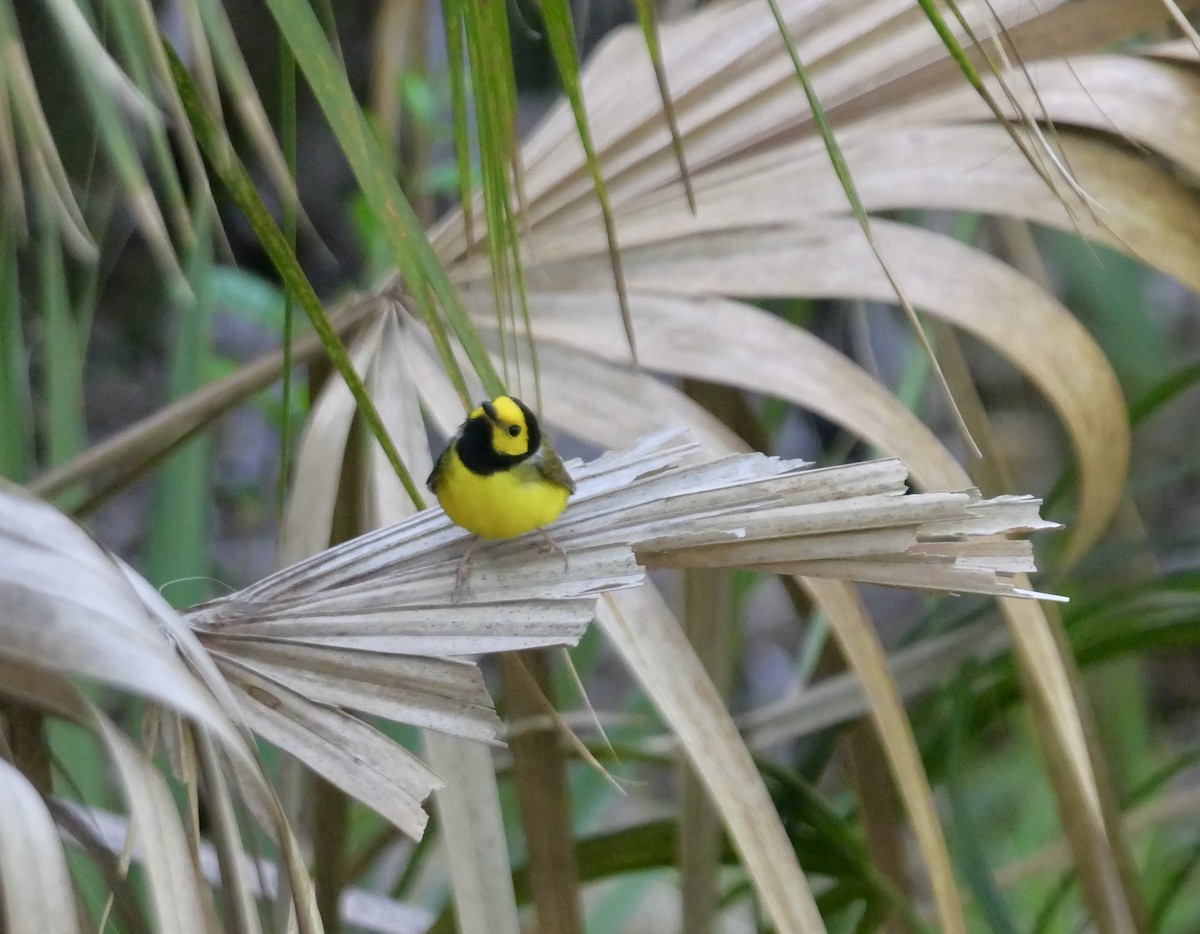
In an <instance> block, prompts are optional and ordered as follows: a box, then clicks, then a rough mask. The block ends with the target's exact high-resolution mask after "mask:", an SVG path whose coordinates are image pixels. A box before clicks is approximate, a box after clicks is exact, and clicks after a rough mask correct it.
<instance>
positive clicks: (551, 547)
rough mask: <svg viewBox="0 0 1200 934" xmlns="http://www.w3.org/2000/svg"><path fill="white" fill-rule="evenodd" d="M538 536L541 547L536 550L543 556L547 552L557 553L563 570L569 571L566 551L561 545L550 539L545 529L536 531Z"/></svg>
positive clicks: (569, 566) (569, 564)
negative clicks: (560, 558)
mask: <svg viewBox="0 0 1200 934" xmlns="http://www.w3.org/2000/svg"><path fill="white" fill-rule="evenodd" d="M538 535H540V536H541V537H542V544H541V547H539V548H538V551H541V552H542V553H543V554H544V553H546V552H548V551H557V552H558V553H559V554H560V555H562V559H563V570H564V571H569V570H570V569H571V562H570V561H569V560H568V559H567V552H566V549H564V548H563V546H562V545H560V544H559V543H558V542H556V541H555V540H554V539H553V538H551V537H550V533H549V532H547V531H546V530H545V529H538Z"/></svg>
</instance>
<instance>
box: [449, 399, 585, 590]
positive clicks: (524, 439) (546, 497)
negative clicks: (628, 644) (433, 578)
mask: <svg viewBox="0 0 1200 934" xmlns="http://www.w3.org/2000/svg"><path fill="white" fill-rule="evenodd" d="M426 485H427V486H428V487H429V489H430V492H432V493H433V494H434V495H435V496H437V499H438V502H439V503H441V504H442V508H443V509H444V510H446V515H448V516H449V517H450V518H451V520H453V521H454V522H455V523H456V524H458V525H460V526H462V527H463V528H464V529H466V530H467V531H468V532H471V533H473V534H474V535H476V536H477V537H478V538H512V537H514V536H517V535H521V534H523V533H525V532H531V531H533V530H534V529H537V530H539V531H541V533H542V536H543V538H544V539H545V540H546V541H547V543H548V544H549V545H550V546H551V547H552V548H554V549H555V550H557V551H558V552H559V553H560V554H561V555H562V556H563V560H564V561H565V560H566V552H564V551H563V550H562V548H560V547H559V546H558V544H557V543H556V542H554V540H553V539H551V538H550V536H549V535H548V534H547V533H546V532H545V531H544V530H543V529H542V527H543V526H546V525H549V524H550V523H551V522H553V521H554V520H555V519H557V518H558V514H559V513H561V512H562V511H563V509H564V508H565V507H566V505H567V497H569V496H570V495H571V494H572V493H574V492H575V481H574V480H572V479H571V475H570V474H569V473H567V470H566V468H565V467H563V462H562V460H561V459H560V458H559V456H558V455H557V454H556V453H554V449H553V448H552V447H551V446H550V443H549V442H548V441H547V440H546V439H545V438H544V437H543V435H542V431H541V427H540V426H539V425H538V420H537V416H535V415H534V414H533V412H532V411H530V409H529V407H528V406H526V405H525V403H523V402H521V400H520V399H514V398H513V397H512V396H497V397H496V398H495V399H493V400H492V401H491V402H482V403H480V405H479V407H478V408H476V409H474V410H473V411H472V412H471V414H470V415H468V416H467V420H466V421H465V422H463V423H462V425H461V426H460V427H459V429H458V432H457V433H456V434H455V436H454V437H453V438H451V439H450V443H449V445H447V447H446V450H444V451H443V452H442V454H441V456H440V457H438V459H437V463H436V464H434V467H433V472H432V473H431V474H430V475H429V479H428V480H427V481H426ZM478 538H477V539H472V540H471V544H470V545H469V546H468V547H467V551H466V554H465V555H463V559H462V562H461V563H460V564H459V568H458V582H459V585H460V586H461V585H462V584H463V583H464V581H465V579H466V572H467V570H468V568H469V565H470V558H471V552H472V550H473V549H474V546H475V542H476V541H477V540H478Z"/></svg>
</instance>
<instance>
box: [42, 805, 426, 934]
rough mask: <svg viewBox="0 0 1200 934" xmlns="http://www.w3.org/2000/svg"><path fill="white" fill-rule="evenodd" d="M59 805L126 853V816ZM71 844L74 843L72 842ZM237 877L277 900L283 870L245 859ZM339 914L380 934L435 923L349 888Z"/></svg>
mask: <svg viewBox="0 0 1200 934" xmlns="http://www.w3.org/2000/svg"><path fill="white" fill-rule="evenodd" d="M57 803H58V804H59V805H60V806H61V807H63V808H65V809H68V810H69V811H71V812H72V813H74V814H76V815H77V816H78V821H79V822H80V823H82V824H83V825H84V826H87V827H89V828H92V829H94V831H95V834H96V836H97V838H98V839H99V840H100V841H101V842H102V843H103V845H104V846H105V847H106V848H107V849H108V850H109V851H110V852H112V853H120V852H121V851H122V848H123V846H124V842H125V835H126V833H128V831H129V822H128V821H127V820H126V819H125V818H124V817H122V816H121V815H118V814H113V813H112V812H110V811H103V810H99V809H97V808H84V807H82V806H81V805H78V804H76V803H74V802H69V801H59V802H57ZM67 842H68V843H71V842H74V841H72V840H70V839H68V840H67ZM199 853H200V867H201V870H202V872H203V873H204V877H205V878H206V879H207V880H208V881H209V882H210V883H212V884H213V885H217V884H218V883H220V884H221V885H222V886H224V885H227V884H228V883H227V881H226V879H225V878H224V877H223V876H222V872H223V870H222V869H221V866H220V857H219V855H218V854H217V852H216V848H215V847H214V846H213V844H211V843H209V842H208V841H201V843H200V847H199ZM133 859H134V861H135V862H139V863H140V862H142V861H143V860H144V853H142V852H141V851H140V850H136V849H135V850H134V853H133ZM234 876H235V877H236V878H237V879H238V880H239V881H240V882H241V883H243V884H244V885H245V886H246V888H247V890H248V893H249V894H250V895H251V896H253V897H258V898H264V899H273V898H274V897H275V895H276V893H277V892H278V888H279V868H278V866H277V865H276V864H275V863H273V862H271V861H269V860H266V859H257V860H251V859H250V858H249V857H248V856H245V857H243V859H242V860H241V862H240V863H239V865H238V868H237V871H236V872H235V873H234ZM339 914H340V916H341V919H342V921H343V923H345V924H347V925H353V926H354V927H355V929H358V930H363V931H371V932H376V934H425V932H426V931H428V930H429V927H430V925H431V924H432V923H433V920H434V919H433V915H432V914H431V913H430V912H429V911H427V910H425V909H423V908H419V907H417V906H415V905H410V904H405V903H404V902H398V901H394V900H392V899H390V898H385V897H383V896H381V895H377V894H375V893H374V892H368V891H366V890H364V889H359V888H349V889H347V890H346V891H345V893H344V895H343V897H342V900H341V904H340V906H339Z"/></svg>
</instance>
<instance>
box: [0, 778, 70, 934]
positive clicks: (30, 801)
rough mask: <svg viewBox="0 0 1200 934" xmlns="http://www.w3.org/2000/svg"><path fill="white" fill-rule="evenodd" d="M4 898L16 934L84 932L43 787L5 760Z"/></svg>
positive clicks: (0, 824)
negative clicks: (43, 796)
mask: <svg viewBox="0 0 1200 934" xmlns="http://www.w3.org/2000/svg"><path fill="white" fill-rule="evenodd" d="M0 800H3V801H4V806H3V807H0V895H2V902H3V908H2V911H3V915H2V917H3V919H4V929H5V930H6V931H8V932H10V934H79V932H80V931H81V930H82V929H81V928H80V926H79V919H78V917H77V916H76V914H75V890H74V888H73V886H72V885H71V877H70V875H69V874H68V872H67V861H66V857H65V856H64V855H63V850H62V845H61V844H60V843H59V840H58V830H57V828H56V827H55V826H54V819H53V818H52V817H51V816H50V813H49V811H47V810H46V805H45V803H44V802H43V801H42V797H41V795H39V794H38V792H37V789H35V788H34V787H33V785H31V784H30V783H29V780H28V779H27V778H25V776H24V775H22V774H21V773H20V772H19V771H18V770H17V769H16V767H15V766H13V764H12V763H11V762H9V761H8V760H7V759H4V758H2V757H0Z"/></svg>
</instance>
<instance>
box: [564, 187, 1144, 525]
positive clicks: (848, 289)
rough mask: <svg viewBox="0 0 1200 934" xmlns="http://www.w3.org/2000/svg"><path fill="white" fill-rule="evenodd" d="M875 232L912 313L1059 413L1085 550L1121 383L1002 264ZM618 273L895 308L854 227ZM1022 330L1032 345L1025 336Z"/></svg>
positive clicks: (635, 281) (693, 289) (741, 242)
mask: <svg viewBox="0 0 1200 934" xmlns="http://www.w3.org/2000/svg"><path fill="white" fill-rule="evenodd" d="M1043 200H1046V201H1051V200H1052V199H1048V198H1045V197H1044V196H1043ZM875 234H876V237H877V239H878V241H879V243H880V245H881V247H882V248H883V249H884V251H885V252H886V253H887V255H888V257H889V261H890V262H891V263H892V265H893V268H894V269H895V270H896V271H897V273H898V275H899V276H900V278H901V279H902V280H903V282H904V286H905V290H906V291H907V292H908V294H909V295H910V297H911V298H912V300H913V301H914V303H915V304H916V305H918V306H919V307H921V308H922V309H924V310H925V311H926V312H928V313H930V314H933V315H936V316H938V317H940V318H943V319H944V320H946V321H948V322H950V323H952V324H955V325H956V326H958V327H961V328H964V329H966V330H968V331H969V332H970V333H972V334H973V335H974V336H976V337H978V338H979V339H981V340H983V341H985V342H986V343H988V344H989V345H991V346H993V347H994V348H995V349H996V350H997V351H998V352H1000V353H1001V354H1002V355H1003V356H1004V357H1005V358H1006V359H1008V360H1010V361H1011V362H1013V363H1014V364H1015V365H1017V366H1018V367H1019V368H1020V369H1021V371H1022V372H1023V373H1024V374H1025V375H1026V376H1027V377H1028V379H1029V380H1030V381H1031V382H1032V383H1033V384H1034V385H1035V386H1037V387H1038V389H1039V390H1040V391H1041V392H1042V393H1043V394H1044V395H1045V396H1046V397H1047V399H1048V400H1049V401H1050V402H1051V404H1052V405H1053V406H1054V408H1055V409H1056V410H1057V412H1058V413H1059V416H1060V418H1061V419H1062V420H1063V423H1064V426H1065V427H1066V429H1067V431H1068V433H1069V434H1070V436H1071V439H1072V442H1073V445H1074V447H1075V453H1076V457H1077V460H1078V463H1079V465H1080V476H1081V492H1080V509H1079V521H1078V524H1077V525H1076V526H1075V527H1074V528H1073V533H1072V534H1073V535H1074V536H1075V542H1077V544H1075V545H1074V547H1075V548H1076V549H1082V548H1085V547H1087V546H1088V545H1090V543H1091V542H1093V541H1094V540H1095V537H1096V536H1097V535H1098V534H1099V533H1100V532H1101V531H1102V530H1103V528H1104V527H1105V526H1106V525H1107V523H1108V520H1109V517H1110V516H1111V515H1112V511H1113V509H1114V508H1115V505H1116V503H1117V500H1118V498H1119V495H1120V490H1121V487H1122V485H1123V483H1124V480H1125V471H1126V466H1127V463H1128V457H1129V445H1130V440H1129V427H1128V424H1127V422H1126V419H1125V416H1124V410H1125V405H1124V399H1123V396H1122V394H1121V391H1120V386H1119V384H1118V383H1117V381H1116V377H1115V376H1114V375H1113V373H1112V369H1111V367H1110V366H1109V365H1108V362H1107V359H1106V358H1105V357H1104V355H1103V353H1102V352H1101V351H1100V349H1099V348H1098V347H1097V345H1096V343H1095V341H1094V340H1093V339H1092V338H1091V336H1090V335H1089V334H1088V332H1087V331H1086V330H1085V329H1084V328H1083V327H1082V326H1081V325H1080V324H1079V323H1078V321H1076V320H1075V318H1074V317H1073V316H1072V315H1071V314H1070V313H1069V312H1068V311H1067V310H1066V309H1065V308H1063V307H1062V305H1061V304H1060V303H1059V302H1058V301H1057V300H1055V299H1054V298H1053V297H1052V296H1050V295H1049V294H1047V293H1046V292H1045V291H1044V290H1042V289H1041V288H1040V287H1039V286H1037V285H1036V284H1035V283H1033V282H1032V281H1031V280H1029V279H1027V278H1026V277H1024V276H1022V275H1021V274H1019V273H1017V272H1016V271H1015V270H1013V269H1012V268H1011V267H1009V266H1007V265H1005V264H1004V263H1001V262H999V261H998V260H994V259H991V258H990V257H987V256H986V255H984V254H982V253H980V252H979V251H977V250H973V249H971V248H970V247H967V246H965V245H963V244H960V243H958V242H956V241H954V240H951V239H950V238H948V237H944V236H942V235H939V234H936V233H932V232H930V231H923V230H919V229H917V228H913V227H907V226H905V225H901V224H894V223H889V222H885V221H878V222H877V223H876V225H875ZM591 266H592V264H591V263H589V264H588V266H587V267H586V268H588V269H589V271H588V272H587V273H586V274H584V273H583V268H584V267H583V264H582V263H578V262H576V263H571V264H563V265H562V266H561V267H559V268H560V269H561V270H562V271H563V272H564V273H565V274H566V275H568V276H569V277H570V278H569V279H568V280H567V281H556V282H555V285H556V286H557V287H559V288H563V289H566V288H584V289H590V288H593V287H595V285H596V284H597V282H596V280H595V278H594V277H593V273H592V271H591ZM597 268H598V267H597ZM625 271H626V277H627V281H628V282H629V285H630V289H631V293H633V292H634V291H635V290H644V291H666V292H670V293H674V294H684V295H695V296H707V295H712V294H722V293H723V294H728V295H745V296H772V295H780V296H787V295H810V296H814V297H838V296H848V297H854V298H861V299H866V300H871V301H884V302H886V301H890V300H891V286H890V284H889V283H888V282H887V279H886V277H885V276H884V275H883V274H882V272H881V271H880V270H879V269H878V267H877V266H876V265H875V264H874V262H873V260H872V258H871V255H870V250H869V248H868V246H867V244H866V243H865V242H864V241H863V239H862V236H861V232H860V231H859V229H858V227H857V224H856V223H855V222H854V221H853V220H851V219H833V218H828V219H825V220H824V221H823V222H822V223H821V224H820V226H813V227H810V228H807V229H806V228H792V229H778V230H774V231H770V232H767V231H763V232H755V233H747V232H728V233H721V234H718V233H713V234H709V235H705V236H702V237H701V236H697V237H690V238H685V239H680V240H677V241H674V242H672V243H668V244H660V245H657V246H654V247H645V248H632V249H628V250H627V251H626V260H625ZM630 300H631V302H633V301H635V299H634V298H633V296H632V295H631V299H630ZM1028 334H1038V339H1037V340H1036V341H1031V340H1028V339H1027V338H1026V336H1025V335H1028Z"/></svg>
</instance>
